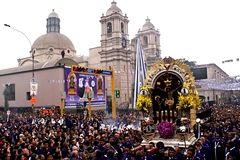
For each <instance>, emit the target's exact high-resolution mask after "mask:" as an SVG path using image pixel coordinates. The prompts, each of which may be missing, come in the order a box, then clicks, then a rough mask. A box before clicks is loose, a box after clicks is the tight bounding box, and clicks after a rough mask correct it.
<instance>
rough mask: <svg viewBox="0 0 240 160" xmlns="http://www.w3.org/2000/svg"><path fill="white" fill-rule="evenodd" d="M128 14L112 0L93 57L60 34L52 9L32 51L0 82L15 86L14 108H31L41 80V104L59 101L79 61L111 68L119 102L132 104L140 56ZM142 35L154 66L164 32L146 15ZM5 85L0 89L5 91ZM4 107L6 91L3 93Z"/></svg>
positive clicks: (6, 71)
mask: <svg viewBox="0 0 240 160" xmlns="http://www.w3.org/2000/svg"><path fill="white" fill-rule="evenodd" d="M128 25H129V19H128V17H127V15H126V14H123V12H122V10H121V9H120V8H119V7H118V6H117V3H116V2H115V1H113V2H112V3H111V6H110V8H109V9H108V10H107V11H106V14H105V15H104V14H103V15H102V16H101V17H100V25H99V28H100V29H101V35H100V46H97V47H94V48H91V49H90V52H89V56H77V55H76V53H77V51H76V50H75V48H74V45H73V43H72V42H71V40H70V39H69V38H68V37H67V36H65V35H64V34H62V33H60V18H59V16H58V14H57V13H56V12H55V11H54V10H53V11H52V12H51V13H50V14H49V16H48V18H47V25H46V28H47V33H46V34H43V35H41V36H40V37H38V38H37V39H36V40H35V42H34V43H33V45H32V48H31V52H30V55H29V56H27V57H25V58H20V59H18V67H16V68H10V69H4V70H1V71H0V77H1V78H0V83H2V84H6V85H7V86H11V87H10V95H11V97H12V98H11V99H9V106H10V107H26V106H30V103H29V92H30V91H29V90H30V85H29V83H30V81H31V79H32V78H34V79H35V80H36V81H37V82H38V94H37V99H38V100H37V103H36V106H39V107H41V106H49V105H56V106H60V103H61V102H60V99H62V98H64V97H65V96H64V95H65V94H66V91H65V89H64V86H65V83H67V82H66V80H65V79H64V72H65V71H64V68H65V67H66V66H72V65H80V66H83V67H88V68H101V69H105V70H108V69H109V68H111V69H112V70H113V73H114V75H115V90H118V91H119V92H120V93H119V94H120V95H119V97H118V98H116V103H117V106H118V107H131V103H132V97H133V86H134V85H133V83H134V81H133V79H134V68H135V55H136V38H137V37H134V38H133V39H131V40H130V38H129V32H128ZM137 35H138V37H139V38H140V39H141V42H142V47H143V52H144V54H145V59H146V65H147V66H148V67H149V66H151V65H152V64H153V63H154V62H155V61H156V60H158V59H160V58H161V50H160V33H159V31H158V30H157V29H155V27H154V25H153V24H152V23H151V22H150V19H149V18H147V19H146V22H145V24H144V25H143V27H142V29H141V30H139V31H138V32H137ZM110 81H111V79H110V77H106V79H105V84H106V87H105V88H106V89H105V92H106V95H107V96H108V98H111V96H115V95H111V85H110V84H111V83H110ZM5 89H6V86H2V87H1V88H0V92H2V93H3V92H4V90H5ZM0 106H4V96H2V97H1V98H0Z"/></svg>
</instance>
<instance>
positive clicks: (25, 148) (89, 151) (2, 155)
mask: <svg viewBox="0 0 240 160" xmlns="http://www.w3.org/2000/svg"><path fill="white" fill-rule="evenodd" d="M237 109H238V107H237V106H225V107H217V106H215V107H213V108H212V114H211V118H210V119H209V120H208V121H206V122H203V123H202V124H201V137H200V138H199V139H197V141H196V142H195V143H194V144H192V145H190V146H188V147H187V148H180V147H179V146H166V145H165V144H164V143H163V142H161V141H159V142H157V143H156V144H154V143H152V142H150V143H149V144H148V145H141V143H142V141H143V139H142V133H141V130H139V129H136V128H134V127H127V126H129V125H133V126H134V125H136V124H137V123H138V121H137V118H136V116H135V115H134V113H125V114H121V115H119V116H118V119H117V120H116V122H115V123H114V125H115V126H113V125H111V123H112V122H108V121H107V120H106V119H105V114H104V112H95V113H94V114H92V118H91V119H88V118H86V117H84V116H81V115H80V114H72V113H71V114H65V115H64V116H63V117H61V116H60V115H59V114H54V115H41V114H33V113H31V112H29V113H21V114H19V113H11V115H10V118H9V119H8V120H7V121H6V119H5V118H3V119H2V120H1V121H0V159H1V160H5V159H6V160H30V159H31V160H35V159H36V160H45V159H46V160H53V159H54V160H55V159H56V160H91V159H92V160H169V159H172V160H214V159H215V160H225V159H233V160H234V159H236V160H238V159H240V156H239V149H240V139H239V129H240V112H236V110H237ZM0 114H1V115H3V114H6V113H0ZM107 123H109V124H108V125H107ZM196 129H197V127H196Z"/></svg>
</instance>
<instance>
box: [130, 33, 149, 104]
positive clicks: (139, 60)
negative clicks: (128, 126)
mask: <svg viewBox="0 0 240 160" xmlns="http://www.w3.org/2000/svg"><path fill="white" fill-rule="evenodd" d="M136 41H137V42H136V43H137V45H136V47H137V48H136V60H135V76H134V95H133V96H134V97H133V108H135V107H136V102H137V95H138V93H139V92H140V88H141V86H142V85H143V84H144V80H145V79H146V76H147V75H146V74H147V69H146V63H145V58H144V53H143V49H142V45H141V40H140V38H139V37H137V39H136Z"/></svg>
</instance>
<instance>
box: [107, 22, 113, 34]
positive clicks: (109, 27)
mask: <svg viewBox="0 0 240 160" xmlns="http://www.w3.org/2000/svg"><path fill="white" fill-rule="evenodd" d="M107 33H112V23H111V22H108V23H107Z"/></svg>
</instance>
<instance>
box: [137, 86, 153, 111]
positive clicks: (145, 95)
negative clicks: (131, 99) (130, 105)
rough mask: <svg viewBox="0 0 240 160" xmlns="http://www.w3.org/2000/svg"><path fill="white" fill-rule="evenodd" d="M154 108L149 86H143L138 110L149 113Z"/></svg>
mask: <svg viewBox="0 0 240 160" xmlns="http://www.w3.org/2000/svg"><path fill="white" fill-rule="evenodd" d="M151 107H152V99H151V97H150V94H149V89H148V87H147V86H142V87H141V91H140V93H139V94H138V97H137V104H136V109H137V110H140V111H143V112H146V113H149V111H150V109H151Z"/></svg>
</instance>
